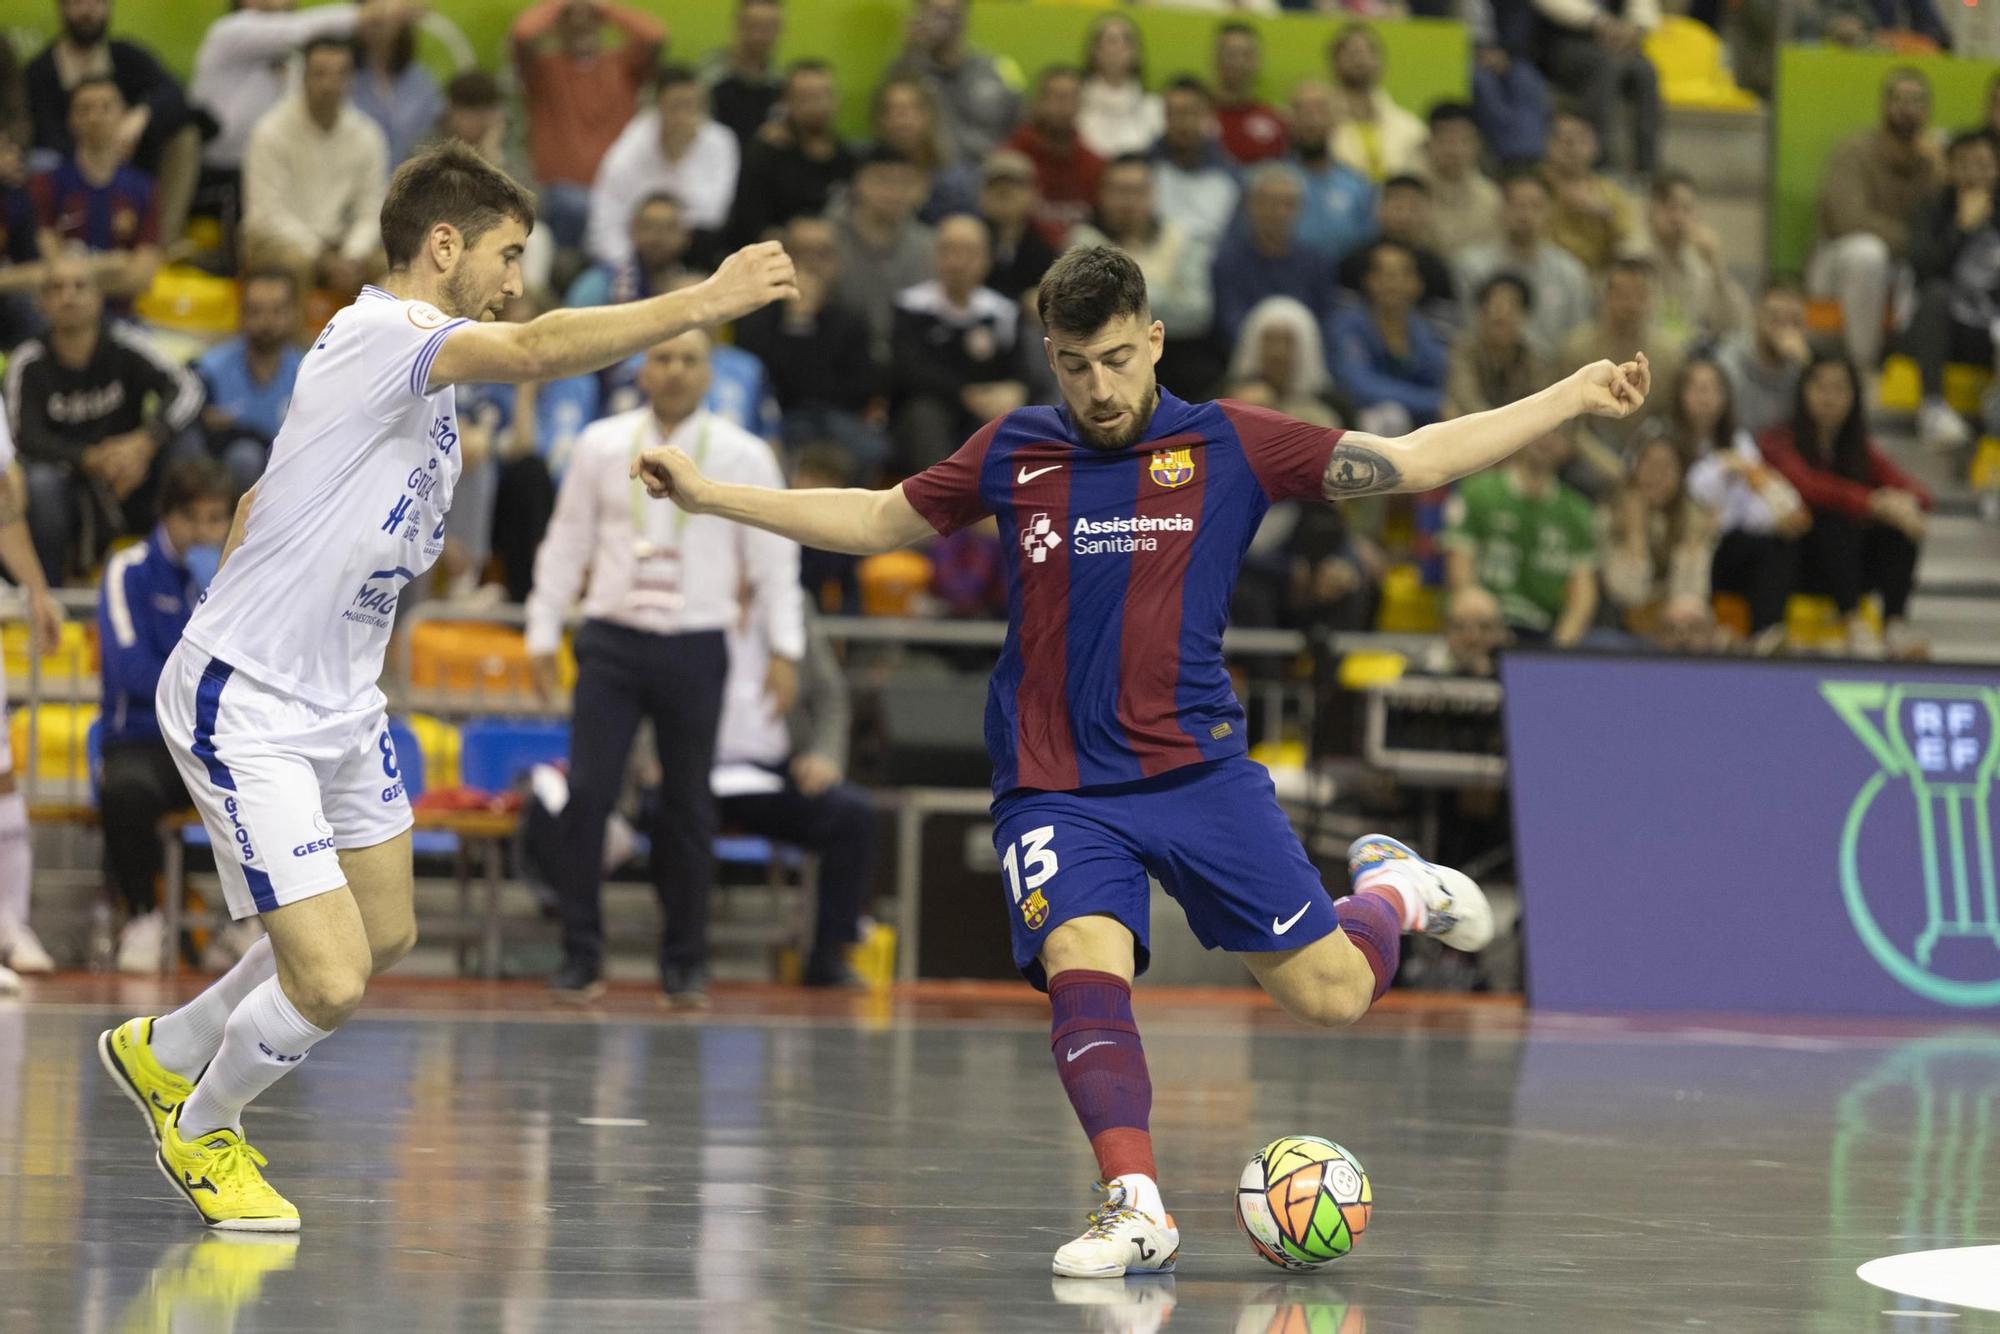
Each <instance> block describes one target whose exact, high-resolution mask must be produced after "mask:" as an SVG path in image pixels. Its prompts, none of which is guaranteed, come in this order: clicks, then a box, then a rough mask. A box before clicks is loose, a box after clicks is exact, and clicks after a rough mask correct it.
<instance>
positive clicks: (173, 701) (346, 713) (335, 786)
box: [154, 641, 411, 919]
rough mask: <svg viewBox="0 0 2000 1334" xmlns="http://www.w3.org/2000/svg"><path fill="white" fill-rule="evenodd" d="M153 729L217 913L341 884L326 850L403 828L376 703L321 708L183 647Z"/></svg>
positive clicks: (389, 745)
mask: <svg viewBox="0 0 2000 1334" xmlns="http://www.w3.org/2000/svg"><path fill="white" fill-rule="evenodd" d="M154 702H155V704H156V705H157V706H158V710H159V719H160V731H161V732H162V733H163V734H164V735H165V736H166V739H167V746H168V749H170V750H172V751H173V753H174V763H175V765H176V766H177V767H178V768H179V769H180V771H181V777H182V779H184V780H185V781H186V783H187V789H188V791H189V792H190V793H191V794H192V795H193V796H194V804H195V808H196V809H197V810H199V811H200V812H201V822H202V824H204V825H205V826H207V828H208V836H209V838H210V839H211V840H212V841H213V843H214V845H215V867H216V870H217V872H218V873H219V874H220V875H221V877H222V894H223V898H224V899H225V900H226V901H227V902H228V904H229V915H230V916H231V917H235V918H238V919H241V918H245V917H254V916H256V915H257V914H258V913H262V912H269V911H271V909H273V908H277V907H280V906H282V905H284V904H287V903H297V902H298V901H299V900H301V899H309V898H311V897H313V895H315V894H324V893H326V892H327V891H328V890H330V889H337V888H339V887H340V886H341V885H343V884H345V883H346V877H344V876H343V875H342V874H341V870H340V862H339V860H338V859H337V858H336V857H335V856H334V850H335V849H350V848H372V847H374V846H375V845H376V844H378V843H386V842H387V841H389V840H390V839H392V838H394V837H396V835H398V834H400V833H402V832H403V831H404V830H406V829H408V828H409V827H410V824H411V817H410V799H409V797H408V796H407V795H406V794H405V793H404V791H403V780H402V770H401V768H400V766H399V765H398V764H397V761H396V750H395V745H394V743H393V742H391V741H390V739H389V722H388V717H387V715H386V714H385V713H384V711H383V702H382V701H381V699H380V698H379V697H378V698H377V700H376V702H375V703H374V704H372V705H370V706H368V707H367V708H362V709H348V710H336V709H322V708H320V707H318V706H317V705H314V704H308V703H306V702H305V701H304V700H301V699H298V698H296V697H294V696H291V695H286V694H283V693H281V692H279V691H275V690H271V689H268V688H266V687H265V686H263V685H261V684H260V683H258V682H256V681H253V680H251V679H250V678H249V677H247V676H242V675H239V674H238V673H237V672H236V669H235V668H233V667H231V666H230V665H229V664H228V663H226V662H224V661H222V660H221V659H220V658H211V657H209V656H208V655H207V654H206V653H204V652H202V651H201V650H200V649H197V648H195V647H194V646H193V645H192V644H189V643H187V642H185V641H183V642H182V643H181V644H180V646H179V647H177V648H175V649H174V651H173V655H172V656H171V657H169V658H168V659H167V665H166V668H165V670H163V671H162V672H161V673H160V688H159V692H158V694H157V695H156V696H155V698H154Z"/></svg>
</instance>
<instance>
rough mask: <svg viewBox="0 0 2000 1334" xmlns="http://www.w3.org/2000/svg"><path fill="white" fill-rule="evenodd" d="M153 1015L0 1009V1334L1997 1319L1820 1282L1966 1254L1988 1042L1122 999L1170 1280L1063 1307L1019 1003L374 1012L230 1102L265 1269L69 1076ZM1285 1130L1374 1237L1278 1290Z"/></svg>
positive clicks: (1037, 1055) (768, 997) (1072, 1137)
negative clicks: (1253, 1228) (1274, 1165)
mask: <svg viewBox="0 0 2000 1334" xmlns="http://www.w3.org/2000/svg"><path fill="white" fill-rule="evenodd" d="M161 999H164V993H162V992H158V991H154V990H152V989H151V988H150V987H149V986H148V985H146V984H125V985H123V986H118V985H108V984H97V983H92V982H76V983H72V984H63V985H50V986H45V987H42V988H39V989H38V991H37V996H36V1000H35V1003H34V1004H32V1005H30V1006H25V1007H8V1008H5V1009H0V1090H4V1093H0V1145H5V1146H6V1148H5V1150H4V1152H5V1160H4V1162H0V1183H4V1191H0V1268H4V1270H5V1272H6V1273H7V1274H8V1276H9V1277H8V1281H7V1284H6V1286H5V1289H4V1293H0V1327H4V1328H6V1329H7V1330H9V1331H15V1330H20V1331H56V1330H61V1331H70V1330H77V1331H100V1330H101V1331H136V1330H158V1331H170V1330H171V1331H196V1330H198V1331H231V1330H235V1331H243V1332H244V1334H248V1332H249V1331H255V1330H288V1331H300V1332H301V1334H303V1332H304V1331H317V1330H329V1331H332V1330H353V1329H371V1330H375V1329H379V1330H423V1331H438V1332H439V1334H444V1332H446V1331H487V1330H492V1331H508V1332H510V1334H528V1332H530V1331H572V1330H635V1331H636V1330H730V1331H743V1330H749V1331H794V1330H823V1331H854V1332H858V1331H909V1330H1006V1331H1030V1330H1032V1331H1067V1330H1078V1331H1086V1332H1089V1331H1139V1332H1145V1331H1153V1330H1159V1329H1167V1328H1171V1329H1172V1330H1174V1331H1181V1330H1196V1331H1208V1330H1220V1331H1241V1332H1254V1334H1266V1332H1269V1334H1291V1332H1303V1334H1362V1332H1363V1331H1375V1332H1376V1334H1381V1332H1382V1331H1390V1332H1397V1331H1418V1330H1422V1331H1447V1332H1451V1331H1489V1330H1490V1331H1522V1332H1524V1334H1525V1332H1527V1331H1549V1330H1561V1329H1591V1330H1684V1329H1713V1330H1732V1331H1737V1330H1741V1331H1751V1330H1755V1331H1765V1330H1770V1331H1780V1330H1783V1331H1792V1330H1798V1331H1827V1332H1828V1334H1832V1332H1834V1331H1840V1332H1841V1334H1846V1332H1847V1331H1869V1330H1880V1331H1910V1330H1929V1329H1950V1330H1968V1331H1969V1330H1975V1329H1991V1328H2000V1316H1996V1315H1982V1314H1980V1313H1979V1312H1977V1311H1976V1310H1972V1309H1968V1308H1966V1307H1962V1306H1954V1305H1944V1304H1937V1303H1930V1302H1924V1301H1920V1300H1915V1299H1911V1298H1905V1297H1899V1296H1898V1295H1896V1294H1895V1293H1893V1292H1890V1291H1886V1290H1884V1289H1881V1288H1877V1287H1874V1286H1871V1285H1869V1284H1867V1283H1863V1282H1861V1281H1860V1280H1858V1279H1857V1278H1856V1277H1855V1273H1854V1270H1855V1267H1856V1265H1857V1264H1858V1263H1860V1262H1861V1261H1862V1260H1866V1259H1872V1258H1874V1257H1876V1256H1877V1255H1887V1254H1890V1253H1896V1252H1907V1251H1923V1250H1930V1249H1936V1248H1944V1247H1958V1246H1966V1245H1970V1244H1973V1243H1975V1242H1979V1241H1982V1240H1984V1241H1990V1239H1991V1237H1992V1235H1993V1228H1994V1219H1995V1214H1994V1210H1995V1199H1994V1196H1993V1194H1992V1192H1991V1186H1992V1183H1993V1181H1994V1180H1995V1172H1996V1170H2000V1166H1996V1164H2000V1149H1996V1146H1995V1145H1994V1144H1993V1142H1992V1140H1993V1135H1994V1134H1995V1131H1996V1128H2000V1038H1996V1037H1995V1036H1994V1035H1993V1034H1992V1033H1991V1032H1990V1031H1961V1032H1959V1033H1956V1034H1950V1033H1933V1034H1924V1033H1920V1032H1917V1031H1915V1030H1914V1029H1912V1028H1911V1027H1910V1026H1907V1025H1899V1024H1895V1023H1887V1022H1877V1023H1873V1024H1845V1025H1843V1024H1835V1023H1828V1022H1818V1023H1792V1024H1779V1023H1762V1024H1745V1023H1740V1022H1739V1023H1730V1022H1716V1023H1712V1024H1709V1023H1704V1024H1699V1025H1696V1024H1689V1023H1671V1022H1657V1021H1656V1022H1647V1021H1644V1020H1637V1019H1611V1018H1582V1017H1562V1016H1536V1015H1533V1014H1530V1013H1526V1012H1524V1011H1523V1010H1522V1009H1521V1008H1520V1007H1519V1006H1518V1005H1517V1004H1515V1003H1513V1002H1511V1001H1487V1002H1481V1001H1477V1000H1460V1001H1449V1000H1447V1001H1432V1000H1426V999H1423V998H1417V999H1404V998H1392V999H1391V1000H1390V1001H1389V1002H1387V1003H1385V1005H1384V1006H1383V1007H1382V1009H1381V1011H1380V1012H1378V1013H1377V1014H1374V1015H1371V1016H1370V1017H1369V1018H1368V1019H1367V1020H1366V1021H1365V1022H1364V1023H1362V1024H1361V1025H1359V1026H1358V1027H1356V1028H1354V1029H1352V1030H1349V1031H1347V1032H1344V1033H1340V1034H1336V1035H1332V1036H1327V1035H1321V1034H1314V1033H1307V1032H1302V1031H1301V1030H1299V1029H1298V1028H1297V1027H1296V1026H1294V1025H1293V1024H1291V1023H1290V1022H1289V1021H1288V1020H1285V1019H1284V1018H1283V1017H1281V1016H1279V1015H1278V1014H1276V1013H1275V1012H1274V1011H1273V1010H1272V1009H1271V1008H1270V1007H1269V1006H1268V1004H1267V1003H1264V1002H1261V1001H1258V1002H1249V1001H1246V1000H1245V999H1244V998H1243V996H1242V994H1241V993H1238V992H1235V991H1230V992H1226V993H1216V992H1213V991H1202V990H1195V989H1172V988H1168V989H1161V990H1157V991H1153V992H1150V993H1147V994H1145V995H1144V997H1143V999H1142V1003H1141V1007H1140V1014H1141V1016H1142V1018H1143V1019H1144V1020H1145V1021H1146V1023H1147V1030H1146V1031H1147V1036H1148V1042H1147V1046H1148V1050H1149V1053H1150V1055H1151V1059H1152V1062H1153V1068H1154V1071H1155V1074H1156V1078H1157V1079H1158V1081H1159V1087H1160V1095H1159V1099H1158V1101H1157V1102H1156V1104H1155V1109H1154V1116H1153V1126H1154V1129H1155V1132H1156V1133H1157V1134H1158V1135H1159V1136H1160V1139H1161V1144H1162V1155H1161V1163H1160V1166H1161V1173H1162V1177H1163V1179H1164V1181H1165V1182H1166V1183H1167V1184H1168V1185H1169V1187H1170V1188H1171V1189H1172V1190H1173V1196H1172V1198H1173V1200H1174V1201H1175V1208H1176V1215H1177V1218H1178V1220H1179V1223H1180V1226H1181V1230H1182V1235H1183V1247H1182V1253H1181V1261H1180V1269H1179V1272H1178V1273H1177V1274H1175V1275H1171V1276H1157V1277H1148V1278H1144V1279H1140V1278H1130V1279H1126V1280H1123V1281H1111V1282H1102V1281H1092V1280H1080V1279H1069V1280H1066V1279H1052V1278H1051V1277H1050V1275H1049V1273H1048V1252H1049V1250H1050V1249H1051V1248H1052V1247H1053V1246H1055V1245H1056V1244H1058V1243H1060V1242H1061V1241H1062V1240H1063V1239H1064V1237H1065V1236H1066V1235H1067V1228H1068V1227H1069V1226H1071V1225H1073V1222H1074V1216H1075V1214H1076V1211H1077V1209H1079V1208H1080V1207H1081V1206H1082V1205H1083V1204H1084V1203H1086V1202H1087V1201H1086V1199H1085V1193H1084V1191H1083V1186H1085V1185H1087V1184H1088V1180H1089V1176H1090V1170H1091V1164H1090V1161H1089V1154H1088V1152H1087V1149H1086V1146H1085V1145H1084V1144H1083V1143H1082V1141H1081V1138H1080V1137H1079V1136H1078V1135H1077V1134H1076V1132H1075V1128H1074V1126H1073V1125H1072V1124H1070V1122H1069V1116H1068V1111H1067V1106H1066V1104H1065V1103H1064V1101H1063V1099H1062V1095H1061V1092H1060V1090H1059V1088H1058V1087H1057V1086H1056V1085H1055V1083H1054V1082H1053V1081H1051V1080H1048V1079H1046V1078H1043V1077H1041V1076H1043V1075H1044V1074H1045V1067H1046V1063H1047V1060H1048V1038H1047V1028H1046V1019H1045V1014H1044V1013H1043V1012H1042V1011H1041V1009H1040V1008H1039V1007H1038V1006H1036V1005H1035V1004H1033V1003H1029V1002H1026V1001H1025V1000H1024V998H1023V996H1022V995H1021V993H1020V992H1019V991H1018V990H1017V989H1015V988H1011V987H1006V988H1001V987H988V986H977V985H959V986H946V985H939V986H923V987H919V988H915V989H913V990H911V991H909V992H907V993H901V994H898V995H896V996H895V997H893V998H890V997H884V998H882V999H880V1000H879V1001H871V1000H857V1001H853V1002H843V1003H840V1004H835V1005H827V1004H824V1003H807V1002H802V1001H801V1000H800V999H799V998H798V997H797V996H796V995H788V994H786V993H783V992H779V991H776V990H767V989H746V990H741V991H732V992H729V993H727V994H725V995H723V996H722V997H720V998H719V1000H718V1004H717V1007H716V1009H715V1010H714V1011H713V1012H712V1013H711V1014H710V1015H709V1016H708V1017H706V1018H704V1019H701V1020H698V1021H690V1020H687V1019H682V1018H678V1017H673V1016H668V1015H665V1014H663V1013H662V1012H660V1011H659V1010H658V1008H657V1007H656V1006H655V1004H654V1002H653V1001H652V999H651V998H650V997H649V996H647V995H645V994H644V993H642V992H623V991H614V993H613V996H612V999H611V1000H610V1001H609V1002H608V1003H607V1004H606V1006H605V1008H604V1011H603V1013H601V1014H599V1015H596V1016H592V1017H589V1018H580V1017H577V1016H574V1015H568V1014H561V1013H557V1014H551V1013H549V1012H548V1011H547V1009H546V1007H545V1006H544V1005H543V1004H542V1003H541V1002H540V1000H539V998H538V997H537V996H536V995H534V994H533V991H532V990H531V989H529V988H525V987H507V986H498V987H477V986H449V987H446V986H437V985H431V984H427V983H406V984H402V985H394V986H390V987H386V988H385V989H384V991H383V992H382V996H381V1000H380V1001H379V1003H377V1004H376V1005H374V1006H373V1007H372V1008H371V1010H370V1014H369V1018H368V1020H367V1022H365V1023H360V1024H357V1025H356V1026H355V1027H354V1029H353V1032H352V1034H351V1036H352V1038H353V1041H351V1042H348V1043H345V1044H342V1045H341V1046H340V1047H339V1048H337V1049H334V1050H330V1051H328V1052H325V1053H322V1057H323V1058H324V1059H316V1060H314V1061H313V1062H310V1063H309V1064H308V1065H307V1067H306V1068H305V1069H303V1070H301V1071H300V1072H299V1076H298V1077H297V1078H296V1079H293V1080H290V1081H287V1083H286V1084H285V1086H284V1088H283V1089H282V1091H281V1092H280V1093H278V1094H277V1095H275V1096H274V1097H273V1098H272V1099H270V1100H269V1101H268V1102H267V1103H264V1104H260V1106H259V1109H258V1117H257V1128H258V1140H259V1143H260V1144H262V1145H263V1146H265V1148H266V1149H267V1150H268V1152H270V1154H271V1155H272V1157H273V1158H274V1159H275V1160H279V1161H282V1162H283V1163H284V1164H285V1165H286V1167H287V1184H288V1186H290V1187H291V1188H292V1189H293V1190H294V1192H295V1193H296V1195H297V1196H298V1197H299V1198H300V1199H301V1200H303V1201H306V1202H308V1203H307V1208H308V1209H309V1213H308V1215H307V1221H306V1227H305V1230H304V1231H303V1232H302V1233H301V1234H299V1235H298V1236H296V1237H276V1238H273V1237H261V1238H260V1237H256V1236H239V1237H234V1238H231V1237H225V1236H223V1235H221V1234H215V1233H208V1234H204V1233H203V1232H202V1230H201V1229H200V1228H198V1227H197V1226H195V1225H193V1223H192V1221H191V1220H190V1218H189V1217H188V1211H187V1207H186V1205H185V1204H184V1203H183V1202H182V1201H181V1200H180V1199H179V1198H178V1197H177V1196H176V1195H175V1193H174V1192H173V1190H172V1189H171V1188H170V1187H169V1186H168V1185H167V1183H165V1182H164V1181H162V1180H161V1179H160V1175H159V1172H158V1170H157V1169H156V1167H155V1166H154V1164H153V1162H152V1159H151V1152H150V1147H149V1146H147V1145H146V1144H145V1143H144V1140H143V1136H142V1135H141V1133H140V1131H139V1128H138V1126H137V1124H136V1122H135V1120H134V1118H133V1115H132V1112H131V1110H130V1108H129V1107H128V1106H126V1104H125V1103H124V1102H123V1101H122V1100H121V1099H119V1098H118V1097H117V1096H116V1095H115V1094H114V1093H113V1092H112V1091H111V1089H110V1088H109V1087H108V1086H107V1084H106V1081H105V1079H104V1076H103V1072H102V1071H101V1070H99V1069H98V1068H97V1064H96V1061H95V1060H94V1059H93V1057H92V1053H91V1039H92V1037H93V1036H94V1034H95V1033H96V1032H97V1030H98V1029H99V1028H100V1027H102V1026H103V1025H104V1024H106V1023H108V1022H111V1021H113V1020H114V1019H115V1018H116V1017H117V1016H118V1015H120V1014H122V1013H124V1012H128V1011H130V1010H132V1009H133V1008H134V1007H135V1006H139V1007H144V1006H148V1005H154V1004H156V1003H157V1001H158V1000H161ZM1308 1128H1309V1129H1310V1130H1312V1131H1314V1132H1317V1133H1321V1134H1325V1135H1329V1136H1331V1137H1333V1138H1336V1139H1338V1140H1339V1141H1340V1142H1341V1143H1342V1144H1344V1145H1346V1146H1347V1147H1348V1148H1350V1149H1352V1150H1353V1151H1354V1152H1355V1154H1356V1155H1357V1156H1359V1157H1360V1158H1361V1160H1362V1161H1363V1162H1364V1163H1365V1164H1366V1166H1367V1168H1368V1171H1369V1173H1370V1174H1371V1176H1372V1179H1373V1184H1374V1196H1375V1211H1374V1215H1373V1219H1372V1221H1371V1222H1370V1223H1369V1225H1368V1228H1367V1231H1366V1233H1365V1235H1364V1236H1363V1237H1362V1238H1361V1239H1360V1242H1359V1244H1358V1245H1357V1246H1356V1248H1355V1250H1354V1251H1353V1253H1352V1254H1350V1255H1349V1256H1347V1257H1346V1258H1345V1259H1342V1260H1339V1261H1337V1262H1335V1263H1333V1264H1331V1265H1329V1266H1327V1267H1326V1268H1324V1269H1323V1270H1321V1271H1319V1272H1315V1273H1309V1274H1298V1275H1288V1274H1285V1273H1283V1272H1281V1271H1279V1270H1276V1269H1274V1268H1272V1267H1271V1266H1269V1265H1268V1264H1266V1263H1265V1262H1264V1261H1263V1260H1262V1259H1260V1258H1258V1257H1257V1256H1256V1255H1254V1254H1253V1253H1252V1252H1251V1249H1250V1247H1249V1245H1248V1244H1247V1242H1246V1240H1245V1238H1244V1237H1243V1235H1242V1234H1241V1233H1240V1232H1239V1231H1238V1230H1237V1228H1236V1226H1235V1224H1234V1223H1233V1221H1232V1218H1231V1192H1232V1190H1233V1188H1234V1184H1235V1180H1236V1176H1237V1173H1238V1172H1239V1171H1240V1170H1241V1167H1242V1163H1243V1161H1244V1160H1245V1159H1246V1158H1247V1157H1248V1155H1249V1154H1250V1153H1251V1152H1253V1151H1254V1150H1255V1149H1256V1148H1257V1146H1259V1145H1260V1144H1262V1143H1264V1142H1265V1141H1267V1140H1269V1139H1271V1138H1272V1137H1273V1136H1276V1135H1279V1134H1282V1133H1286V1132H1289V1131H1294V1130H1302V1129H1308ZM1985 1254H1986V1256H1987V1257H1989V1258H1987V1259H1985V1260H1984V1261H1983V1263H1985V1264H1988V1265H1990V1264H1991V1263H1992V1261H1991V1259H1990V1256H1991V1255H1992V1252H1991V1251H1990V1250H1988V1251H1987V1252H1986V1253H1985ZM1974 1258H1975V1260H1977V1257H1974ZM1986 1273H1987V1275H1989V1276H1990V1270H1988V1271H1986ZM1980 1277H1981V1275H1980V1274H1979V1273H1977V1272H1974V1271H1972V1270H1970V1269H1967V1270H1966V1271H1965V1272H1963V1273H1962V1274H1961V1275H1960V1278H1961V1281H1962V1282H1964V1283H1966V1284H1970V1283H1973V1282H1974V1281H1976V1280H1978V1279H1979V1278H1980ZM1968 1290H1969V1289H1968Z"/></svg>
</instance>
